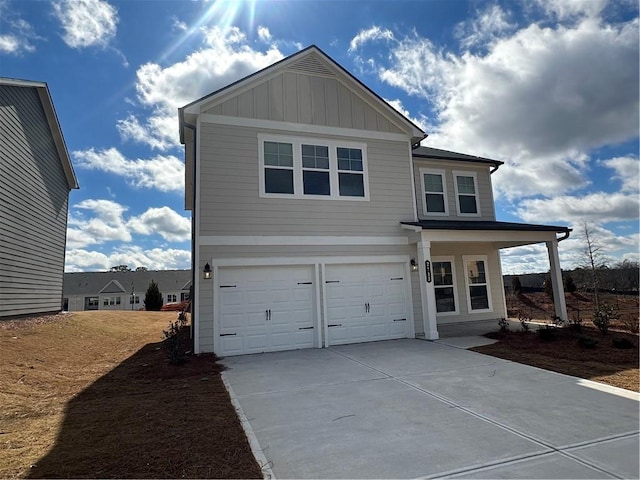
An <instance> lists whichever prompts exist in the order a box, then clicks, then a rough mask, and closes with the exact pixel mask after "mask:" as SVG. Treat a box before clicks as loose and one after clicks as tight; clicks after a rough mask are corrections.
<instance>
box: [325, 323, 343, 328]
mask: <svg viewBox="0 0 640 480" xmlns="http://www.w3.org/2000/svg"><path fill="white" fill-rule="evenodd" d="M341 326H342V324H341V323H334V324H333V325H327V327H341Z"/></svg>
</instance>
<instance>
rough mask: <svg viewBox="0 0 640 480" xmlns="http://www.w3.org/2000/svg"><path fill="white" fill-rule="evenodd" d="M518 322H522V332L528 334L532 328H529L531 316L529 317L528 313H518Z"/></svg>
mask: <svg viewBox="0 0 640 480" xmlns="http://www.w3.org/2000/svg"><path fill="white" fill-rule="evenodd" d="M518 321H519V322H520V327H521V328H522V331H523V332H528V331H529V329H530V328H531V327H530V326H529V322H530V321H531V317H530V316H529V315H527V314H526V313H521V312H518Z"/></svg>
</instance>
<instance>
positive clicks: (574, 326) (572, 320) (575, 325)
mask: <svg viewBox="0 0 640 480" xmlns="http://www.w3.org/2000/svg"><path fill="white" fill-rule="evenodd" d="M582 323H583V321H582V317H581V316H580V310H576V311H575V312H574V313H573V314H572V315H571V317H569V328H571V330H573V331H574V332H578V333H580V332H582Z"/></svg>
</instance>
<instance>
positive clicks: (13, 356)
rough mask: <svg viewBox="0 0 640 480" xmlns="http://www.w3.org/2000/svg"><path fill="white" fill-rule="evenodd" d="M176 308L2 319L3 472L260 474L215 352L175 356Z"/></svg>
mask: <svg viewBox="0 0 640 480" xmlns="http://www.w3.org/2000/svg"><path fill="white" fill-rule="evenodd" d="M176 317H177V314H176V312H97V311H96V312H79V313H74V314H65V315H56V316H52V317H44V318H35V319H31V320H17V321H12V322H0V352H2V370H0V404H1V405H2V409H1V410H0V478H25V477H26V478H63V477H66V478H261V477H262V474H261V470H260V468H259V466H258V465H257V464H256V462H255V459H254V457H253V455H252V453H251V451H250V448H249V445H248V442H247V440H246V437H245V434H244V431H243V430H242V427H241V425H240V423H239V421H238V418H237V415H236V413H235V410H234V409H233V407H232V405H231V402H230V400H229V397H228V394H227V392H226V390H225V388H224V385H223V384H222V381H221V379H220V375H219V373H220V366H219V365H218V364H217V363H216V361H215V360H216V359H215V358H214V357H213V356H211V355H202V356H198V357H189V359H188V361H187V362H185V363H184V364H182V365H180V366H173V365H170V364H169V362H168V360H167V355H166V352H165V350H164V349H163V348H162V344H161V341H162V340H163V334H162V331H163V330H165V329H167V327H168V325H169V322H171V321H174V320H175V319H176ZM185 333H186V334H187V335H188V332H187V331H184V332H183V335H184V334H185ZM187 338H188V337H187ZM184 340H186V338H183V341H184Z"/></svg>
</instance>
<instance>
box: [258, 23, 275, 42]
mask: <svg viewBox="0 0 640 480" xmlns="http://www.w3.org/2000/svg"><path fill="white" fill-rule="evenodd" d="M258 37H259V38H260V40H262V41H263V42H270V41H271V40H272V38H273V37H272V35H271V32H270V31H269V29H268V28H267V27H262V26H260V27H258Z"/></svg>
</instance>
